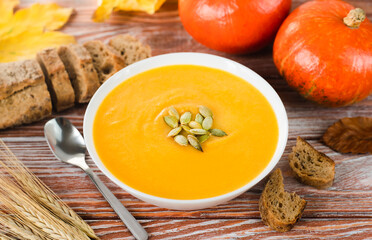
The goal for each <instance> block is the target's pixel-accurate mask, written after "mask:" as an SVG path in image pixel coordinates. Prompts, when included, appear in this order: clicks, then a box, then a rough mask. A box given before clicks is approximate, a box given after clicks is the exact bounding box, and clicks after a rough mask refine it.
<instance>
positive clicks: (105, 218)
mask: <svg viewBox="0 0 372 240" xmlns="http://www.w3.org/2000/svg"><path fill="white" fill-rule="evenodd" d="M21 2H22V4H21V7H24V6H28V5H29V4H31V3H32V2H33V1H31V0H27V1H26V0H25V1H21ZM57 2H59V3H60V5H62V6H65V7H74V8H75V9H76V14H75V15H74V16H73V17H72V18H71V20H70V22H69V23H68V24H67V25H66V27H64V28H63V31H64V32H66V33H69V34H72V35H74V36H76V38H77V40H78V41H79V42H84V41H87V40H92V39H101V40H105V39H108V38H110V37H111V36H114V35H116V34H121V33H130V34H132V35H135V36H137V37H138V38H140V39H141V40H142V41H144V42H146V43H148V44H149V45H151V47H152V49H153V54H154V55H158V54H163V53H171V52H181V51H186V52H206V53H212V54H216V55H220V56H224V57H227V58H230V59H233V60H235V61H237V62H240V63H242V64H244V65H245V66H247V67H249V68H251V69H253V70H254V71H256V72H257V73H258V74H260V75H261V76H262V77H263V78H265V79H266V80H267V81H268V82H269V83H270V84H271V85H272V86H273V87H274V89H275V90H276V91H277V92H278V93H279V95H280V97H281V98H282V100H283V102H284V105H285V107H286V109H287V112H288V117H289V139H288V145H287V148H286V150H285V153H284V155H283V157H282V159H281V160H280V162H279V164H278V166H277V167H280V168H281V169H282V171H283V175H284V178H285V180H284V181H285V187H286V190H288V191H295V192H296V193H298V194H299V195H301V196H302V197H304V198H305V199H306V200H307V201H308V205H307V207H306V209H305V212H304V214H303V217H302V219H301V220H300V221H299V223H298V224H297V225H296V226H295V227H294V228H293V229H292V230H291V231H290V232H287V233H277V232H275V231H273V230H271V229H270V228H268V227H267V226H265V225H264V224H263V223H262V221H261V219H260V215H259V211H258V199H259V197H260V194H261V191H262V189H263V182H261V183H259V184H257V185H256V186H254V187H253V188H252V189H250V190H249V191H247V192H246V193H244V194H242V195H241V196H240V197H238V198H236V199H234V200H232V201H229V202H227V203H225V204H222V205H219V206H217V207H214V208H210V209H204V210H199V211H173V210H168V209H165V208H159V207H156V206H153V205H151V204H147V203H145V202H142V201H140V200H138V199H136V198H134V197H133V196H131V195H129V194H128V193H126V192H125V191H124V190H122V189H120V188H119V187H118V186H116V185H115V184H114V183H112V182H111V181H109V180H108V178H106V177H105V176H104V175H103V174H102V173H101V172H100V171H99V170H98V169H97V167H95V166H94V164H93V162H92V160H91V159H90V158H89V157H88V163H89V165H90V166H92V167H93V169H94V171H95V172H96V173H97V174H98V175H99V176H100V177H101V179H102V180H103V181H104V182H105V183H106V185H107V186H108V187H109V188H110V189H111V190H112V192H113V193H114V194H115V195H116V196H117V197H118V198H119V199H120V200H121V202H122V203H123V204H124V205H125V206H126V207H127V208H128V209H129V210H130V211H131V212H132V213H133V215H134V216H135V217H136V218H137V219H138V220H139V221H140V222H141V223H142V224H143V226H144V227H145V228H146V229H147V231H148V232H149V233H150V237H151V239H237V238H244V239H251V238H252V239H253V238H254V239H259V238H266V239H282V238H285V239H287V238H296V239H309V238H316V239H331V238H353V239H368V238H369V239H372V156H371V155H351V154H339V153H336V152H334V151H332V150H330V149H329V148H328V147H326V146H324V145H323V144H322V143H321V141H320V137H321V135H322V134H323V132H324V131H325V129H326V128H327V127H328V126H329V125H331V124H332V123H333V122H335V121H336V120H337V119H339V118H342V117H352V116H369V117H371V113H372V95H371V96H370V97H369V98H368V99H366V100H364V101H362V102H360V103H357V104H355V105H353V106H350V107H343V108H324V107H320V106H317V105H315V104H313V103H310V102H308V101H306V100H304V99H302V98H301V97H300V96H299V95H298V94H297V93H296V92H295V91H293V90H292V89H290V88H289V87H288V86H287V84H286V82H285V81H284V80H283V79H282V78H281V77H280V75H279V74H278V72H277V70H276V68H275V66H274V64H273V61H272V56H271V52H272V49H271V48H266V49H265V50H263V51H261V52H259V53H256V54H251V55H246V56H233V55H228V54H223V53H220V52H216V51H212V50H209V49H207V48H206V47H204V46H202V45H200V44H198V43H197V42H196V41H194V40H193V39H192V38H191V37H190V36H189V35H188V34H187V32H186V31H185V30H184V28H183V27H182V24H181V23H180V20H179V17H178V12H177V2H176V1H170V2H168V3H166V4H165V5H164V6H163V7H162V8H161V10H160V11H159V12H158V13H156V14H154V15H147V14H145V13H125V14H122V15H120V14H114V15H113V16H112V17H111V18H110V20H109V21H107V22H106V23H102V24H97V23H93V22H92V21H91V20H90V17H91V14H92V12H93V10H94V9H95V7H96V4H95V2H94V1H91V0H81V1H78V0H65V1H62V0H60V1H57ZM301 2H304V0H294V1H293V7H297V6H298V5H299V4H301ZM350 2H351V3H352V4H354V5H355V6H358V7H361V8H363V9H364V10H365V11H366V12H367V13H368V17H369V19H371V20H372V2H371V0H353V1H350ZM371 41H372V40H371ZM85 108H86V105H80V106H76V107H75V108H73V109H70V110H67V111H65V112H63V113H61V114H58V115H53V116H51V117H49V118H48V119H50V118H52V117H55V116H64V117H67V118H69V119H70V120H71V121H72V122H73V123H74V124H75V125H76V126H77V127H78V128H79V130H80V131H82V124H83V115H84V112H85ZM48 119H46V120H44V121H40V122H37V123H35V124H31V125H27V126H21V127H17V128H14V129H9V130H5V131H0V137H1V138H2V139H3V140H4V141H5V143H6V144H7V145H8V146H9V147H10V149H11V150H12V151H13V152H14V153H15V154H16V155H17V156H18V157H19V158H20V159H21V160H23V161H24V162H25V164H26V165H27V166H28V167H29V168H30V169H31V170H32V171H33V172H34V173H36V175H37V176H39V177H40V178H41V179H42V180H43V181H44V182H45V183H46V184H47V185H48V186H50V187H51V188H52V189H53V190H54V191H55V192H56V193H57V194H58V195H59V196H60V197H61V198H62V199H63V200H64V201H65V202H66V203H67V204H69V205H70V206H71V207H72V208H73V209H74V210H75V211H76V212H77V213H78V214H80V215H81V216H82V217H83V218H84V219H85V220H86V221H87V222H88V223H89V224H90V225H91V226H92V227H93V228H94V230H95V231H96V233H97V234H98V235H99V236H100V237H101V238H102V239H133V237H132V236H131V234H130V233H129V232H128V230H127V229H126V228H125V226H124V225H123V223H122V222H121V221H120V220H119V219H118V217H117V216H116V214H115V213H114V212H113V210H112V209H111V208H110V206H109V205H108V203H107V202H106V201H105V200H104V199H103V197H102V196H101V194H100V193H99V192H98V191H97V189H96V188H95V186H94V185H93V183H92V182H91V181H90V180H89V178H88V177H87V176H86V175H85V174H84V173H83V172H82V171H81V170H80V169H78V168H75V167H72V166H69V165H67V164H64V163H61V162H59V161H58V160H56V159H55V157H54V156H53V155H52V153H51V152H50V150H49V148H48V146H47V144H46V142H45V139H44V135H43V126H44V124H45V122H46V121H47V120H48ZM297 136H302V137H303V138H305V139H306V140H308V141H309V142H310V143H311V144H313V146H315V148H316V149H318V150H320V151H322V152H324V153H326V154H328V155H329V156H330V157H331V158H333V159H334V160H335V162H336V178H335V182H334V184H333V186H332V187H331V188H329V189H327V190H317V189H315V188H312V187H309V186H305V185H303V184H300V183H298V182H297V181H296V180H295V179H294V178H293V175H292V173H291V170H290V168H289V165H288V160H287V158H288V153H289V152H290V149H291V148H292V146H293V145H294V144H295V139H296V137H297Z"/></svg>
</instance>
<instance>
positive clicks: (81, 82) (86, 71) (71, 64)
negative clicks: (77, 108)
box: [58, 44, 99, 103]
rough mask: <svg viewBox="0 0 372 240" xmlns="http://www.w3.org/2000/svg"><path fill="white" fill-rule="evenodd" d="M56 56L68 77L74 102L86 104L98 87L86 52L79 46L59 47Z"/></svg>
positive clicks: (96, 78)
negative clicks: (73, 94)
mask: <svg viewBox="0 0 372 240" xmlns="http://www.w3.org/2000/svg"><path fill="white" fill-rule="evenodd" d="M58 55H59V57H60V58H61V60H62V62H63V64H64V65H65V67H66V70H67V73H68V75H69V77H70V80H71V83H72V86H73V88H74V91H75V101H76V102H78V103H84V102H88V101H89V100H90V99H91V97H92V96H93V94H94V93H95V91H96V90H97V89H98V87H99V80H98V76H97V72H96V70H95V69H94V66H93V61H92V58H91V57H90V54H89V52H88V50H86V49H85V48H84V47H83V46H81V45H79V44H70V45H67V46H61V47H59V48H58Z"/></svg>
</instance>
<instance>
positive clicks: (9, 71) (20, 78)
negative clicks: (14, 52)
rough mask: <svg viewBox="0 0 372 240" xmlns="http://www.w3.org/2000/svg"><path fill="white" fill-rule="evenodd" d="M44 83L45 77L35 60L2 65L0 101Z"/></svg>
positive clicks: (0, 68) (0, 66)
mask: <svg viewBox="0 0 372 240" xmlns="http://www.w3.org/2000/svg"><path fill="white" fill-rule="evenodd" d="M42 82H44V75H43V72H42V71H41V68H40V66H39V64H38V63H37V61H36V60H35V59H30V60H24V61H17V62H10V63H1V64H0V100H1V99H5V98H7V97H9V96H10V95H12V94H13V93H15V92H17V91H20V90H22V89H24V88H26V87H29V86H36V85H38V84H40V83H42Z"/></svg>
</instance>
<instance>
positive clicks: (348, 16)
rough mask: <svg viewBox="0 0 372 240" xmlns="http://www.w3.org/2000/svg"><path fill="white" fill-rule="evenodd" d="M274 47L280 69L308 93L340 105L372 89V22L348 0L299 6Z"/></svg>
mask: <svg viewBox="0 0 372 240" xmlns="http://www.w3.org/2000/svg"><path fill="white" fill-rule="evenodd" d="M273 52H274V53H273V57H274V62H275V65H276V67H277V68H278V70H279V72H280V74H281V75H282V76H283V77H284V78H285V79H286V80H287V82H288V84H289V85H290V86H291V87H293V88H295V89H296V90H297V91H298V92H299V93H300V94H301V95H302V96H304V97H305V98H307V99H310V100H312V101H315V102H318V103H320V104H322V105H326V106H332V107H338V106H345V105H349V104H352V103H354V102H357V101H360V100H362V99H364V98H366V97H367V96H368V95H369V94H370V93H371V92H372V23H371V22H370V21H369V20H368V19H366V17H365V13H364V11H363V10H362V9H360V8H356V9H354V7H353V6H351V5H350V4H348V3H346V2H343V1H339V0H329V1H322V0H315V1H310V2H307V3H305V4H303V5H301V6H300V7H298V8H297V9H295V10H294V11H293V12H292V13H291V14H290V15H289V16H288V17H287V19H286V20H285V21H284V23H283V24H282V26H281V27H280V29H279V31H278V34H277V36H276V38H275V42H274V49H273Z"/></svg>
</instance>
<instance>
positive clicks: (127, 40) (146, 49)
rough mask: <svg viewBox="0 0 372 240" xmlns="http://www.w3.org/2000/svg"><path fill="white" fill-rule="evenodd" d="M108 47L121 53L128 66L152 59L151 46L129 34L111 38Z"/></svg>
mask: <svg viewBox="0 0 372 240" xmlns="http://www.w3.org/2000/svg"><path fill="white" fill-rule="evenodd" d="M108 45H109V46H111V47H112V48H114V49H115V50H116V51H118V52H119V53H120V55H121V56H122V58H124V62H125V65H126V66H127V65H129V64H132V63H135V62H137V61H139V60H142V59H145V58H148V57H151V48H150V46H148V45H144V44H142V43H141V42H140V41H139V40H138V39H136V38H134V37H132V36H130V35H128V34H126V35H117V36H115V37H113V38H111V39H110V41H109V43H108Z"/></svg>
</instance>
